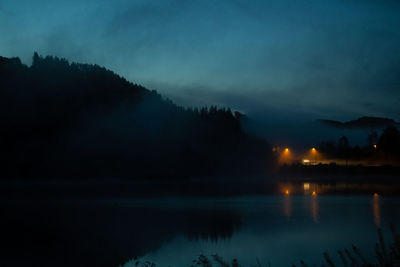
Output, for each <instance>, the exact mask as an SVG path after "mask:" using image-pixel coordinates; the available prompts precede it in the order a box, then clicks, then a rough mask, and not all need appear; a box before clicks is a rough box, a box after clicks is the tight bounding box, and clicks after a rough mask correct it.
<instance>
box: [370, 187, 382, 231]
mask: <svg viewBox="0 0 400 267" xmlns="http://www.w3.org/2000/svg"><path fill="white" fill-rule="evenodd" d="M371 206H372V216H373V218H374V224H375V225H376V227H380V226H381V205H380V200H379V196H377V195H374V198H373V199H372V201H371Z"/></svg>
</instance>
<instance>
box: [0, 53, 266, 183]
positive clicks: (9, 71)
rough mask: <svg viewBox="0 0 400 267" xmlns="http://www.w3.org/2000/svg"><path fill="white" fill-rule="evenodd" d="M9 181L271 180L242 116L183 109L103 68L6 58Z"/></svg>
mask: <svg viewBox="0 0 400 267" xmlns="http://www.w3.org/2000/svg"><path fill="white" fill-rule="evenodd" d="M0 104H1V105H0V106H1V110H0V111H1V126H0V127H1V128H0V130H1V132H0V145H1V147H2V154H1V158H2V159H1V162H2V163H1V165H2V166H1V170H0V172H1V173H2V177H6V178H13V177H30V178H34V177H40V178H44V177H48V178H52V179H55V178H80V177H85V178H88V177H93V178H95V177H108V178H111V177H125V178H130V179H142V178H157V179H159V178H167V177H168V178H184V177H193V176H221V175H229V174H238V175H239V174H264V173H265V172H266V171H267V169H268V167H269V166H267V165H268V163H269V162H271V161H272V155H271V152H270V151H271V149H270V147H269V145H268V144H267V143H266V142H265V141H263V140H260V139H256V138H255V137H252V136H249V135H247V134H245V133H244V132H243V131H242V129H241V125H240V117H241V114H240V113H238V112H236V113H234V114H233V113H232V112H231V111H230V110H229V109H228V110H226V109H218V108H216V107H210V108H202V109H184V108H182V107H179V106H176V105H175V104H173V103H172V102H171V101H169V100H165V99H163V98H162V97H161V96H160V95H159V94H158V93H157V92H156V91H150V90H148V89H146V88H144V87H142V86H140V85H136V84H132V83H130V82H128V81H127V80H125V79H124V78H122V77H120V76H118V75H116V74H115V73H113V72H112V71H110V70H107V69H105V68H103V67H100V66H97V65H87V64H77V63H72V64H70V63H69V62H68V61H67V60H65V59H58V58H56V57H45V58H43V57H40V56H39V55H38V54H36V53H35V54H34V56H33V63H32V66H30V67H28V66H26V65H23V64H22V63H21V61H20V60H19V59H18V58H11V59H8V58H4V57H0Z"/></svg>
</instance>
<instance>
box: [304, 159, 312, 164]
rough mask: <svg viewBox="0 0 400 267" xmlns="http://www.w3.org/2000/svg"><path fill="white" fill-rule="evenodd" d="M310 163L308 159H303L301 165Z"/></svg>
mask: <svg viewBox="0 0 400 267" xmlns="http://www.w3.org/2000/svg"><path fill="white" fill-rule="evenodd" d="M310 162H311V161H310V160H309V159H303V163H310Z"/></svg>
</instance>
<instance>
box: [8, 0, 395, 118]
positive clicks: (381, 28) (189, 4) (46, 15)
mask: <svg viewBox="0 0 400 267" xmlns="http://www.w3.org/2000/svg"><path fill="white" fill-rule="evenodd" d="M399 14H400V1H397V0H375V1H372V0H336V1H333V0H325V1H321V0H304V1H302V0H276V1H275V0H251V1H249V0H153V1H149V0H112V1H111V0H107V1H105V0H62V1H56V0H35V1H32V0H0V36H1V37H0V55H2V56H6V57H11V56H18V57H20V58H21V59H22V61H23V62H24V63H26V64H30V63H31V57H32V54H33V52H34V51H38V52H39V54H42V55H55V56H59V57H65V58H67V59H69V60H70V61H78V62H82V63H97V64H99V65H103V66H105V67H107V68H109V69H111V70H113V71H115V72H117V73H118V74H121V75H123V76H125V77H126V78H127V79H128V80H131V81H132V82H134V83H139V84H142V85H144V86H146V87H148V88H149V89H156V90H157V91H159V92H160V93H161V94H163V95H165V96H168V97H170V98H171V99H172V100H174V101H175V102H177V103H178V104H182V105H185V106H204V105H210V104H217V105H220V106H230V107H232V108H233V109H235V110H240V111H242V112H244V113H247V114H250V115H252V116H254V117H258V118H265V119H266V120H268V119H273V118H278V117H287V118H312V119H317V118H328V119H342V120H344V119H353V118H356V117H359V116H363V115H371V116H387V117H391V118H394V119H397V120H400V90H399V89H400V15H399Z"/></svg>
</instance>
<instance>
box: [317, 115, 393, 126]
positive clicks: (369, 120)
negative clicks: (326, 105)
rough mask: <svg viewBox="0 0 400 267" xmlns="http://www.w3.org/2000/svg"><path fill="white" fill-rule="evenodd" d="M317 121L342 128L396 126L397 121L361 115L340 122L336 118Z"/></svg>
mask: <svg viewBox="0 0 400 267" xmlns="http://www.w3.org/2000/svg"><path fill="white" fill-rule="evenodd" d="M317 121H318V122H319V123H322V124H325V125H329V126H332V127H336V128H342V129H367V128H385V127H388V126H398V125H400V123H399V122H396V121H395V120H393V119H389V118H381V117H361V118H358V119H356V120H351V121H346V122H341V121H336V120H317Z"/></svg>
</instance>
